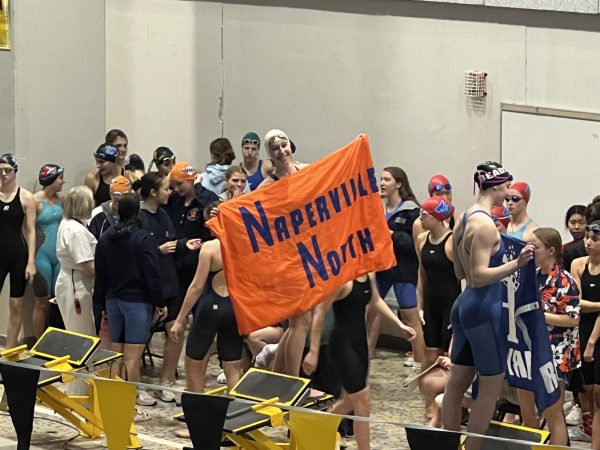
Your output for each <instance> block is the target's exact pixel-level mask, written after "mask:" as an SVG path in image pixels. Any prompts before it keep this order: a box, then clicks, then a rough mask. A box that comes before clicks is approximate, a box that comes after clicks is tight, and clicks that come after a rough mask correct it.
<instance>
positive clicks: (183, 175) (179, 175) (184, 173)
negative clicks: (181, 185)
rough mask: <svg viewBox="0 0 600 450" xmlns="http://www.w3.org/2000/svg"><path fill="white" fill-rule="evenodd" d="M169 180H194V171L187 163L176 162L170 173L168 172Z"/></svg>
mask: <svg viewBox="0 0 600 450" xmlns="http://www.w3.org/2000/svg"><path fill="white" fill-rule="evenodd" d="M169 178H170V179H171V180H177V181H180V180H194V179H195V178H196V171H195V170H194V168H193V167H192V166H191V164H190V163H188V162H178V163H177V164H175V165H174V166H173V168H172V169H171V172H169Z"/></svg>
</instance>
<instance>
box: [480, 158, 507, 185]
mask: <svg viewBox="0 0 600 450" xmlns="http://www.w3.org/2000/svg"><path fill="white" fill-rule="evenodd" d="M512 179H513V176H512V175H511V174H510V173H509V171H508V170H506V169H505V168H504V167H502V165H501V164H500V163H497V162H495V161H486V162H484V163H482V164H479V165H478V166H477V170H476V171H475V174H474V175H473V180H474V182H475V184H476V185H477V186H479V190H480V191H484V190H486V189H488V188H491V187H493V186H498V185H499V184H502V183H506V182H507V181H512Z"/></svg>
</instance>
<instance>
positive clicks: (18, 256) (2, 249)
mask: <svg viewBox="0 0 600 450" xmlns="http://www.w3.org/2000/svg"><path fill="white" fill-rule="evenodd" d="M18 169H19V166H18V165H17V159H16V158H15V155H13V154H11V153H5V154H4V155H2V156H0V236H1V238H0V288H1V287H2V285H4V280H5V279H6V277H7V276H10V293H9V297H10V298H9V300H8V305H9V317H8V328H7V331H6V346H7V348H12V347H15V346H16V345H17V340H18V337H19V332H20V331H21V326H22V324H23V297H24V295H25V286H26V284H27V281H33V277H34V276H35V273H36V268H35V216H36V211H35V200H34V198H33V194H31V192H29V191H27V190H25V189H22V188H21V187H19V186H18V185H17V170H18Z"/></svg>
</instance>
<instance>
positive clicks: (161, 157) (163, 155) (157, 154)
mask: <svg viewBox="0 0 600 450" xmlns="http://www.w3.org/2000/svg"><path fill="white" fill-rule="evenodd" d="M152 161H153V162H154V164H162V163H164V162H165V161H173V162H175V153H173V151H172V150H171V149H170V148H169V147H158V148H157V149H156V150H154V153H153V155H152Z"/></svg>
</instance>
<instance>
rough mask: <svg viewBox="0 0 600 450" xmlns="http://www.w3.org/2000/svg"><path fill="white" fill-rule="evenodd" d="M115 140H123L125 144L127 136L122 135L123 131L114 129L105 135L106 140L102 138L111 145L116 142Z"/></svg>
mask: <svg viewBox="0 0 600 450" xmlns="http://www.w3.org/2000/svg"><path fill="white" fill-rule="evenodd" d="M117 138H123V139H125V140H126V141H127V142H129V139H127V135H126V134H125V133H123V131H121V130H117V129H116V128H115V129H113V130H110V131H109V132H108V133H106V138H104V142H106V143H107V144H111V145H112V144H113V143H114V142H115V141H116V140H117Z"/></svg>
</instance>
